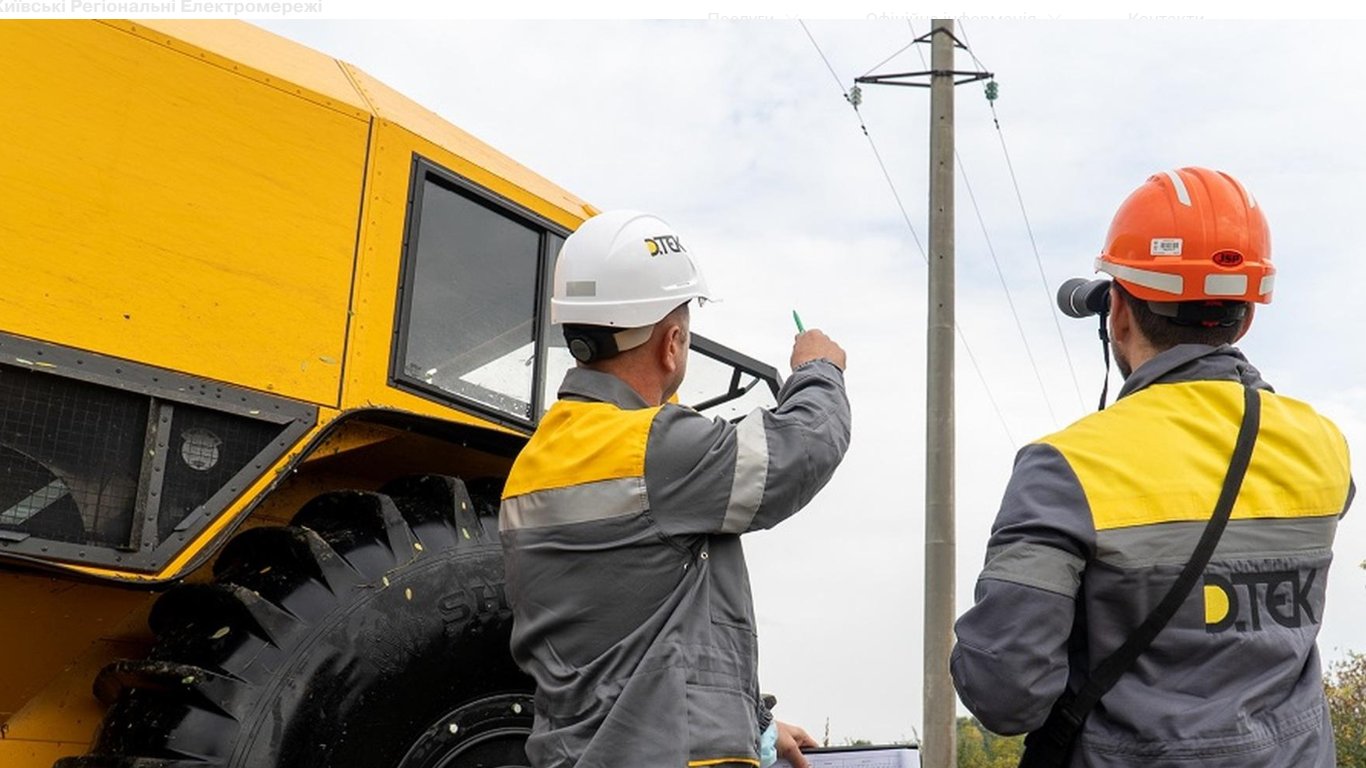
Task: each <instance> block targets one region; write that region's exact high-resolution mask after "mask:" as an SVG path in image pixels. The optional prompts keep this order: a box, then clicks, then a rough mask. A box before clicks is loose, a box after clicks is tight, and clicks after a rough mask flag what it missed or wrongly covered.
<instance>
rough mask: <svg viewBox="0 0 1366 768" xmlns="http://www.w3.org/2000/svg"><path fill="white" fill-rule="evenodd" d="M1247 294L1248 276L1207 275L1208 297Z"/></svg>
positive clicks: (1206, 289)
mask: <svg viewBox="0 0 1366 768" xmlns="http://www.w3.org/2000/svg"><path fill="white" fill-rule="evenodd" d="M1245 293H1247V275H1205V295H1206V296H1242V295H1243V294H1245Z"/></svg>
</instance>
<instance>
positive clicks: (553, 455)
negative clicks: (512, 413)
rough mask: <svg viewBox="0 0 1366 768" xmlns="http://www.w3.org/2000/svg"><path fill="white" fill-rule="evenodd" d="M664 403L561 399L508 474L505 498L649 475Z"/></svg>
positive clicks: (504, 492)
mask: <svg viewBox="0 0 1366 768" xmlns="http://www.w3.org/2000/svg"><path fill="white" fill-rule="evenodd" d="M657 413H659V408H641V409H638V410H623V409H621V408H618V407H617V406H615V405H613V404H611V403H583V402H576V401H572V400H561V401H559V402H557V403H555V405H554V406H552V407H551V408H550V410H549V411H547V412H546V414H545V417H544V418H543V419H541V425H540V426H539V427H538V428H537V429H536V434H534V435H532V436H531V441H530V442H528V443H527V445H526V447H525V448H523V449H522V452H521V454H520V455H518V457H517V461H516V462H515V463H514V464H513V465H512V472H511V474H509V475H508V481H507V486H506V487H505V488H504V490H503V497H504V498H511V497H513V496H521V495H522V494H526V493H533V492H535V491H544V490H548V489H550V488H564V487H567V486H571V485H584V484H586V483H595V482H598V481H600V480H616V479H620V478H623V477H644V476H645V443H646V442H647V441H648V440H649V438H650V425H651V424H653V423H654V419H655V414H657Z"/></svg>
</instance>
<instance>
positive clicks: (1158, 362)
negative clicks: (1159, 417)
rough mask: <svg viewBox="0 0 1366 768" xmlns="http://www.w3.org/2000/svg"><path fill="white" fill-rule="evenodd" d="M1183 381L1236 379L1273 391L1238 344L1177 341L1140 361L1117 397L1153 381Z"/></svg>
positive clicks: (1174, 382)
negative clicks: (1235, 345) (1144, 361)
mask: <svg viewBox="0 0 1366 768" xmlns="http://www.w3.org/2000/svg"><path fill="white" fill-rule="evenodd" d="M1183 381H1236V382H1239V383H1241V384H1245V385H1247V386H1249V387H1255V388H1257V389H1265V390H1267V391H1273V390H1272V389H1271V385H1270V384H1267V383H1266V382H1265V381H1263V380H1262V374H1261V373H1259V372H1258V371H1257V369H1256V368H1254V367H1253V366H1252V363H1249V362H1248V361H1247V358H1246V357H1243V353H1242V352H1240V351H1238V348H1237V347H1233V346H1230V345H1228V344H1221V345H1219V346H1217V347H1211V346H1209V345H1207V344H1178V345H1177V346H1175V347H1172V348H1171V349H1169V350H1167V351H1165V352H1161V353H1159V354H1157V355H1156V356H1154V357H1153V358H1152V359H1151V360H1149V361H1148V362H1146V363H1144V364H1143V365H1140V366H1139V367H1138V370H1136V371H1134V372H1133V373H1132V374H1130V375H1129V378H1127V379H1125V380H1124V386H1123V387H1122V388H1121V389H1120V390H1119V397H1124V396H1125V395H1131V394H1133V393H1135V392H1137V391H1139V390H1140V389H1144V388H1146V387H1148V386H1150V385H1152V384H1176V383H1179V382H1183Z"/></svg>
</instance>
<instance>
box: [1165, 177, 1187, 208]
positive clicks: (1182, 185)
mask: <svg viewBox="0 0 1366 768" xmlns="http://www.w3.org/2000/svg"><path fill="white" fill-rule="evenodd" d="M1163 173H1165V174H1167V178H1169V179H1171V181H1172V186H1173V187H1176V200H1177V202H1179V203H1181V204H1182V205H1184V206H1187V207H1189V206H1190V204H1191V193H1190V190H1188V189H1186V182H1185V181H1183V180H1182V179H1181V172H1180V171H1163Z"/></svg>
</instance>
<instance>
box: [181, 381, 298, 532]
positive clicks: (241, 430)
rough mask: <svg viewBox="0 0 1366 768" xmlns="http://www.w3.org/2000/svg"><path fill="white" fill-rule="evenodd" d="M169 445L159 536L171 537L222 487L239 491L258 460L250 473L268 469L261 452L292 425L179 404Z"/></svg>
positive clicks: (234, 492) (234, 491)
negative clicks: (242, 476)
mask: <svg viewBox="0 0 1366 768" xmlns="http://www.w3.org/2000/svg"><path fill="white" fill-rule="evenodd" d="M174 408H175V415H174V416H173V417H172V420H171V431H170V439H169V441H168V444H167V450H168V454H167V457H166V482H165V485H164V487H163V488H162V501H161V515H160V517H159V518H158V521H157V528H158V538H159V539H161V540H165V539H166V537H167V536H169V535H170V534H171V533H172V532H173V531H174V530H175V528H176V526H177V525H179V524H180V523H181V522H183V521H184V520H185V519H186V518H187V517H189V516H190V514H192V513H193V512H194V511H195V510H196V509H198V508H199V507H200V505H202V504H203V503H204V502H206V501H208V500H209V498H210V497H211V496H213V495H214V494H216V493H218V492H219V491H220V490H224V489H225V488H226V490H227V491H228V492H229V493H231V494H233V495H236V494H237V493H238V492H240V491H241V490H242V487H241V485H240V482H242V481H241V480H238V481H237V482H234V478H236V476H237V475H238V473H240V472H241V471H242V470H243V469H245V468H247V465H248V464H249V463H251V462H253V461H256V462H257V463H256V464H253V465H252V467H251V468H252V470H253V471H252V472H251V473H250V477H252V478H254V477H256V476H257V475H258V474H260V470H262V469H264V466H263V464H261V463H260V459H259V458H258V456H259V455H260V454H261V452H262V451H263V450H265V448H266V447H267V446H268V445H270V442H271V441H272V440H274V439H275V438H276V437H278V436H279V435H280V433H282V432H283V431H284V430H285V427H286V426H287V425H284V424H270V423H268V422H262V421H255V420H252V419H249V418H246V417H244V416H234V415H231V414H227V413H221V412H218V411H211V410H208V409H206V408H197V407H195V406H192V405H182V404H176V405H175V406H174Z"/></svg>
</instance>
